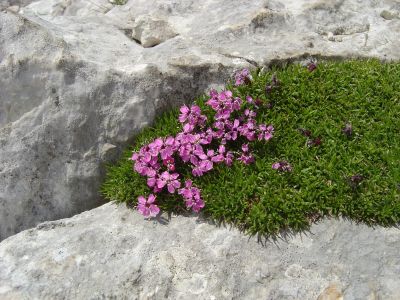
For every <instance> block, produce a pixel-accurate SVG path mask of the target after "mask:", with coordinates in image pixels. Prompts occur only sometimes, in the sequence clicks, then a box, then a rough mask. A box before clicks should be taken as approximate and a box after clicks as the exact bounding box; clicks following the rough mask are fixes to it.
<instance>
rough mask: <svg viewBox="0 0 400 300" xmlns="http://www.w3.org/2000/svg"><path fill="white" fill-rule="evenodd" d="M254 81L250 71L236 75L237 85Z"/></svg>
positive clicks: (245, 70)
mask: <svg viewBox="0 0 400 300" xmlns="http://www.w3.org/2000/svg"><path fill="white" fill-rule="evenodd" d="M251 80H252V77H251V75H250V71H249V69H243V70H241V71H238V72H236V74H235V85H236V86H239V85H242V84H249V83H250V82H251Z"/></svg>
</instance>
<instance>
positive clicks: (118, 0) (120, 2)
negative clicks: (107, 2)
mask: <svg viewBox="0 0 400 300" xmlns="http://www.w3.org/2000/svg"><path fill="white" fill-rule="evenodd" d="M126 2H128V0H113V1H112V4H115V5H125V4H126Z"/></svg>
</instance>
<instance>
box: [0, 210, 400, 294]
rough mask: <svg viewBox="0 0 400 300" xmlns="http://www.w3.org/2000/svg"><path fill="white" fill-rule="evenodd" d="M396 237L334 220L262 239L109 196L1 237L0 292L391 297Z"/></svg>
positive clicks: (399, 277) (399, 269) (395, 290)
mask: <svg viewBox="0 0 400 300" xmlns="http://www.w3.org/2000/svg"><path fill="white" fill-rule="evenodd" d="M399 246H400V230H399V229H395V228H389V229H384V228H381V227H378V228H375V229H373V228H369V227H366V226H364V225H356V224H352V223H350V222H348V221H344V220H324V221H322V222H321V223H319V224H317V225H313V226H312V227H311V230H310V232H308V233H303V234H301V235H295V236H288V237H287V240H284V239H278V240H277V241H275V242H273V241H267V242H265V243H264V246H262V245H261V244H259V243H257V242H256V239H255V238H249V237H246V236H245V235H243V234H242V233H240V232H238V231H236V230H229V229H227V228H224V227H216V226H214V225H212V224H208V223H204V222H202V221H201V220H199V219H198V218H195V217H183V216H178V217H173V218H172V219H171V220H170V221H169V222H168V220H166V219H162V218H160V219H159V220H158V221H144V220H143V218H142V217H141V216H140V215H139V214H138V213H136V212H132V211H131V210H129V209H127V208H125V207H124V206H116V205H114V204H111V203H110V204H106V205H104V206H101V207H99V208H96V209H94V210H91V211H88V212H84V213H82V214H80V215H77V216H74V217H73V218H71V219H64V220H59V221H53V222H46V223H43V224H40V225H38V226H37V227H36V228H35V229H30V230H27V231H24V232H21V233H19V234H17V235H15V236H12V237H10V238H8V239H6V240H4V241H3V242H1V244H0V298H1V299H4V300H6V299H301V300H307V299H313V300H315V299H319V300H326V299H335V300H339V299H346V300H353V299H385V300H396V299H399V295H400V256H399Z"/></svg>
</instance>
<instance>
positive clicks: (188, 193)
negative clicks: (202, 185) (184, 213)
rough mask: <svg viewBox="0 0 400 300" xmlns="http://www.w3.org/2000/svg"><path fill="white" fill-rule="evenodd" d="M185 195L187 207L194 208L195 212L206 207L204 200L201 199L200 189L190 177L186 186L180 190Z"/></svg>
mask: <svg viewBox="0 0 400 300" xmlns="http://www.w3.org/2000/svg"><path fill="white" fill-rule="evenodd" d="M178 193H179V194H180V195H182V196H183V198H184V200H185V204H186V207H187V208H192V210H193V211H194V212H199V211H200V210H201V209H202V208H203V207H204V201H203V199H201V195H200V190H199V189H198V188H196V187H194V186H193V182H192V181H191V180H190V179H189V180H186V182H185V187H184V188H182V189H180V190H179V191H178Z"/></svg>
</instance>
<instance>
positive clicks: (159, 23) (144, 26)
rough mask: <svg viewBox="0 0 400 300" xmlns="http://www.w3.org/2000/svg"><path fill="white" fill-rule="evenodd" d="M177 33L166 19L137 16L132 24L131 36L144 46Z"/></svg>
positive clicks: (169, 37) (154, 44) (152, 44)
mask: <svg viewBox="0 0 400 300" xmlns="http://www.w3.org/2000/svg"><path fill="white" fill-rule="evenodd" d="M176 35H177V33H176V32H174V30H173V29H172V28H171V26H170V25H169V24H168V22H167V21H166V20H163V19H159V18H155V17H152V16H139V17H138V18H137V19H136V20H135V23H134V25H133V30H132V38H134V39H135V40H137V41H139V42H140V44H141V45H142V46H143V47H145V48H148V47H153V46H156V45H159V44H161V43H163V42H165V41H166V40H168V39H171V38H173V37H175V36H176Z"/></svg>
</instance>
